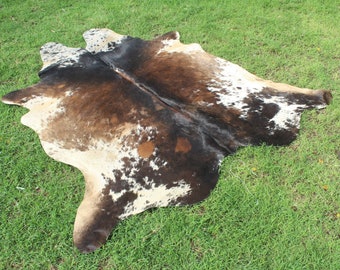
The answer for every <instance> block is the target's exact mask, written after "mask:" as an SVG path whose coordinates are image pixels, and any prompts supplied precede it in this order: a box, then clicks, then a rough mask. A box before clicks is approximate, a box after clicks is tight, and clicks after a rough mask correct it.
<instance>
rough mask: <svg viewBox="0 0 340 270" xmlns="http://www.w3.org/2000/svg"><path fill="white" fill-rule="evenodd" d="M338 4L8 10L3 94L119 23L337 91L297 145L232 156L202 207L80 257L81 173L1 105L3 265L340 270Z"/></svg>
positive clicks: (134, 227)
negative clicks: (61, 50)
mask: <svg viewBox="0 0 340 270" xmlns="http://www.w3.org/2000/svg"><path fill="white" fill-rule="evenodd" d="M339 21H340V3H339V1H334V0H326V1H315V0H314V1H313V0H311V1H297V0H295V1H284V0H281V1H278V0H270V1H267V0H264V1H259V0H258V1H245V0H238V1H197V0H190V1H183V0H180V1H175V0H173V1H41V0H35V1H34V0H25V1H22V0H21V1H18V0H1V2H0V25H1V31H0V82H1V86H0V95H3V94H5V93H8V92H10V91H13V90H15V89H20V88H23V87H27V86H29V85H31V84H33V83H36V82H38V76H37V73H38V71H39V69H40V68H41V65H42V63H41V60H40V56H39V48H40V46H41V45H43V44H44V43H46V42H50V41H56V42H60V43H63V44H65V45H67V46H70V47H84V41H83V40H82V33H83V32H84V31H86V30H88V29H90V28H99V27H106V28H111V29H113V30H114V31H116V32H118V33H121V34H128V35H131V36H135V37H141V38H144V39H151V38H153V37H154V36H156V35H159V34H163V33H166V32H168V31H172V30H177V31H179V32H180V33H181V40H182V42H184V43H192V42H197V43H200V44H201V45H202V47H203V48H204V49H205V50H206V51H208V52H210V53H212V54H214V55H217V56H220V57H223V58H225V59H227V60H229V61H232V62H234V63H237V64H239V65H241V66H242V67H244V68H246V69H247V70H249V71H250V72H252V73H255V74H257V75H258V76H260V77H263V78H266V79H271V80H274V81H278V82H285V83H289V84H293V85H297V86H300V87H308V88H312V89H331V90H333V92H332V93H333V96H334V99H333V102H332V104H331V105H330V106H328V107H327V109H326V110H323V111H318V112H317V111H311V112H307V113H304V115H303V118H302V124H301V132H300V135H299V137H298V139H297V140H296V141H295V142H294V143H293V144H292V145H290V146H288V147H281V148H276V147H268V146H261V147H248V148H245V149H242V150H241V151H239V152H238V153H237V154H236V155H234V156H231V157H227V158H226V159H225V161H224V162H223V165H222V167H221V177H220V180H219V183H218V186H217V188H216V189H215V190H214V191H213V193H212V194H211V196H210V197H209V198H208V199H207V200H205V201H204V202H203V203H200V204H197V205H194V206H192V207H181V208H164V209H156V210H152V211H147V212H145V213H142V214H140V215H137V216H134V217H132V218H129V219H127V220H125V221H123V222H121V223H120V224H119V225H118V226H117V228H116V229H115V230H114V231H113V233H112V236H111V237H110V239H109V240H108V242H107V243H106V244H105V245H104V246H103V248H101V249H99V250H97V251H96V252H95V253H93V254H88V255H83V254H80V253H79V252H78V251H77V250H76V249H75V248H74V247H73V245H72V231H73V222H74V218H75V213H76V209H77V207H78V205H79V203H80V201H81V199H82V196H83V192H84V183H83V177H82V175H81V174H80V172H79V171H77V170H76V169H74V168H71V167H69V166H67V165H65V164H61V163H58V162H55V161H54V160H52V159H50V158H49V157H48V156H47V155H46V154H45V153H44V152H43V150H42V148H41V146H40V142H39V140H38V139H37V136H36V134H35V133H34V132H33V131H32V130H30V129H29V128H27V127H25V126H23V125H21V124H20V118H21V116H22V115H23V114H24V113H25V112H26V110H25V109H23V108H19V107H15V106H6V105H4V104H0V127H1V128H0V239H1V240H0V269H51V270H52V269H53V270H54V269H330V270H333V269H334V270H336V269H340V224H339V223H340V208H339V204H340V203H339V200H340V184H339V179H340V176H339V175H340V161H339V159H340V108H339V99H340V24H339Z"/></svg>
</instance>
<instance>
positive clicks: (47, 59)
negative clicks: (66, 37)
mask: <svg viewBox="0 0 340 270" xmlns="http://www.w3.org/2000/svg"><path fill="white" fill-rule="evenodd" d="M86 53H88V52H87V51H86V50H84V49H81V48H69V47H66V46H64V45H62V44H60V43H55V42H49V43H46V44H45V45H44V46H42V47H41V49H40V55H41V59H42V61H43V67H42V68H41V70H44V69H45V68H47V67H49V66H51V65H59V66H60V67H68V66H73V65H74V64H75V63H78V62H79V57H80V56H81V55H83V54H86Z"/></svg>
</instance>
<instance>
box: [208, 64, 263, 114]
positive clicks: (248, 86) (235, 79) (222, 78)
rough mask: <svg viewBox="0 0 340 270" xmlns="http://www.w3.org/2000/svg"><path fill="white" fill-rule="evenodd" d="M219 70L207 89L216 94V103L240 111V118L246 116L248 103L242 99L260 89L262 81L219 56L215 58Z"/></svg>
mask: <svg viewBox="0 0 340 270" xmlns="http://www.w3.org/2000/svg"><path fill="white" fill-rule="evenodd" d="M216 64H217V66H218V68H219V72H218V73H217V74H216V79H212V80H211V81H210V82H209V83H208V90H209V91H210V92H213V93H215V94H216V95H217V97H218V101H217V104H222V105H224V106H225V107H226V108H235V109H238V110H240V111H241V116H240V117H241V118H246V116H247V113H248V110H249V108H248V104H247V103H245V102H244V101H243V100H244V99H245V98H246V97H248V96H249V95H250V94H256V93H259V92H261V91H262V89H263V88H264V86H265V85H264V83H263V82H260V81H258V80H256V77H255V76H254V75H253V74H251V73H249V72H248V71H246V70H245V69H243V68H241V67H240V66H238V65H236V64H233V63H231V62H228V61H225V60H224V59H221V58H216Z"/></svg>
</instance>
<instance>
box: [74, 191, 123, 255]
mask: <svg viewBox="0 0 340 270" xmlns="http://www.w3.org/2000/svg"><path fill="white" fill-rule="evenodd" d="M115 209H116V208H115V206H114V204H113V201H112V198H111V197H110V196H108V195H106V194H103V193H102V192H101V191H99V192H96V193H94V192H93V191H91V190H89V189H88V187H87V189H86V192H85V196H84V199H83V201H82V202H81V204H80V206H79V208H78V211H77V216H76V220H75V223H74V231H73V241H74V244H75V246H76V247H77V248H78V249H79V250H80V251H81V252H83V253H89V252H93V251H94V250H96V249H97V248H99V247H100V246H101V245H103V244H104V243H105V242H106V240H107V238H108V237H109V235H110V233H111V231H112V229H113V228H114V227H115V226H116V225H117V223H118V221H119V219H118V217H117V213H116V211H115Z"/></svg>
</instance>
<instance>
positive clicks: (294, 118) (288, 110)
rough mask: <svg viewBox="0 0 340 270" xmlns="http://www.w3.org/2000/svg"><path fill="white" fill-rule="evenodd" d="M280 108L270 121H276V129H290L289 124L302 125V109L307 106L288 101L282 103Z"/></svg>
mask: <svg viewBox="0 0 340 270" xmlns="http://www.w3.org/2000/svg"><path fill="white" fill-rule="evenodd" d="M280 105H281V106H280V110H279V111H278V112H277V113H276V114H275V115H274V117H273V118H272V119H271V120H270V121H269V122H274V123H275V129H288V128H289V126H288V124H289V125H290V126H295V127H297V128H299V127H300V118H301V110H302V109H303V108H304V107H306V106H303V105H295V104H290V105H289V104H288V103H285V104H284V103H280Z"/></svg>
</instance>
